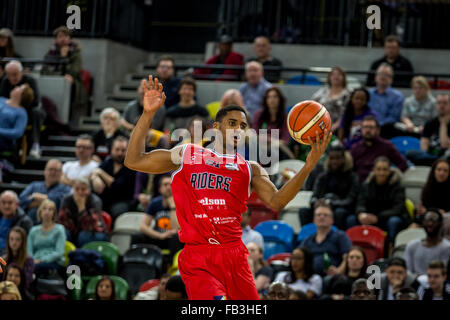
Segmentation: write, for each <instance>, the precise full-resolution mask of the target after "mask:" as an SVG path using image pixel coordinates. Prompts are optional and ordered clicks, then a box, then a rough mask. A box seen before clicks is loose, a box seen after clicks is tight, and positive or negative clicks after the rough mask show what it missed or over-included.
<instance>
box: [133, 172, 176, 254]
mask: <svg viewBox="0 0 450 320" xmlns="http://www.w3.org/2000/svg"><path fill="white" fill-rule="evenodd" d="M171 179H172V178H171V176H170V175H168V174H166V175H163V176H162V177H161V178H160V179H159V192H160V194H161V196H158V197H155V198H153V199H152V201H151V202H150V204H149V205H148V207H147V209H146V211H145V212H146V215H145V216H144V218H143V219H142V221H141V225H140V227H139V229H140V232H141V233H140V234H136V235H133V237H132V240H131V243H132V244H135V243H150V244H154V245H156V246H158V247H159V248H162V249H169V250H170V252H171V254H172V255H173V254H175V253H176V252H177V251H178V250H180V249H181V248H182V247H183V245H182V244H181V242H180V241H179V240H178V234H177V231H178V229H179V225H178V221H177V218H176V208H175V202H174V200H173V197H172V188H171V186H170V183H171ZM153 220H155V226H154V228H151V224H152V221H153Z"/></svg>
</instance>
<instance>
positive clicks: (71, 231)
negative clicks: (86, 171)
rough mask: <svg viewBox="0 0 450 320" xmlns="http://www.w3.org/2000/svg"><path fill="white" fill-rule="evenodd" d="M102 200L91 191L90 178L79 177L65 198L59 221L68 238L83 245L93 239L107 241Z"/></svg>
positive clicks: (79, 245) (80, 245)
mask: <svg viewBox="0 0 450 320" xmlns="http://www.w3.org/2000/svg"><path fill="white" fill-rule="evenodd" d="M101 212H102V201H101V199H100V198H99V197H98V196H96V195H95V194H93V193H91V187H90V184H89V180H87V179H86V178H79V179H76V180H75V184H74V185H73V194H71V195H68V196H66V197H65V198H64V200H63V203H62V205H61V210H60V212H59V221H60V223H61V224H62V225H64V227H65V229H66V235H67V239H68V240H69V241H71V242H76V243H77V244H78V247H82V246H83V245H85V244H86V243H88V242H92V241H107V240H108V237H107V235H106V234H105V231H106V226H105V223H104V221H103V219H102V217H101Z"/></svg>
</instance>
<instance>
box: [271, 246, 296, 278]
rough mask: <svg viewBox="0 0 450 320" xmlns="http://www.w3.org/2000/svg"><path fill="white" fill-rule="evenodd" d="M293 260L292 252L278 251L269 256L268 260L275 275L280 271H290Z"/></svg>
mask: <svg viewBox="0 0 450 320" xmlns="http://www.w3.org/2000/svg"><path fill="white" fill-rule="evenodd" d="M290 260H291V253H290V252H282V253H277V254H274V255H272V256H270V257H269V259H267V262H268V263H269V265H270V267H271V268H272V270H273V271H274V275H275V274H276V273H278V272H282V271H288V270H289V263H290Z"/></svg>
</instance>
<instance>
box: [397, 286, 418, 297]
mask: <svg viewBox="0 0 450 320" xmlns="http://www.w3.org/2000/svg"><path fill="white" fill-rule="evenodd" d="M395 300H419V295H418V294H417V292H416V290H414V289H413V288H410V287H404V288H400V289H399V290H398V292H397V294H396V295H395Z"/></svg>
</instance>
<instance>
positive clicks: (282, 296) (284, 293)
mask: <svg viewBox="0 0 450 320" xmlns="http://www.w3.org/2000/svg"><path fill="white" fill-rule="evenodd" d="M291 292H292V289H291V288H290V287H289V286H288V285H287V284H286V283H284V282H280V281H274V282H272V283H271V284H270V286H269V289H268V290H267V295H266V297H265V300H288V299H289V295H290V293H291ZM300 292H302V291H300Z"/></svg>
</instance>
